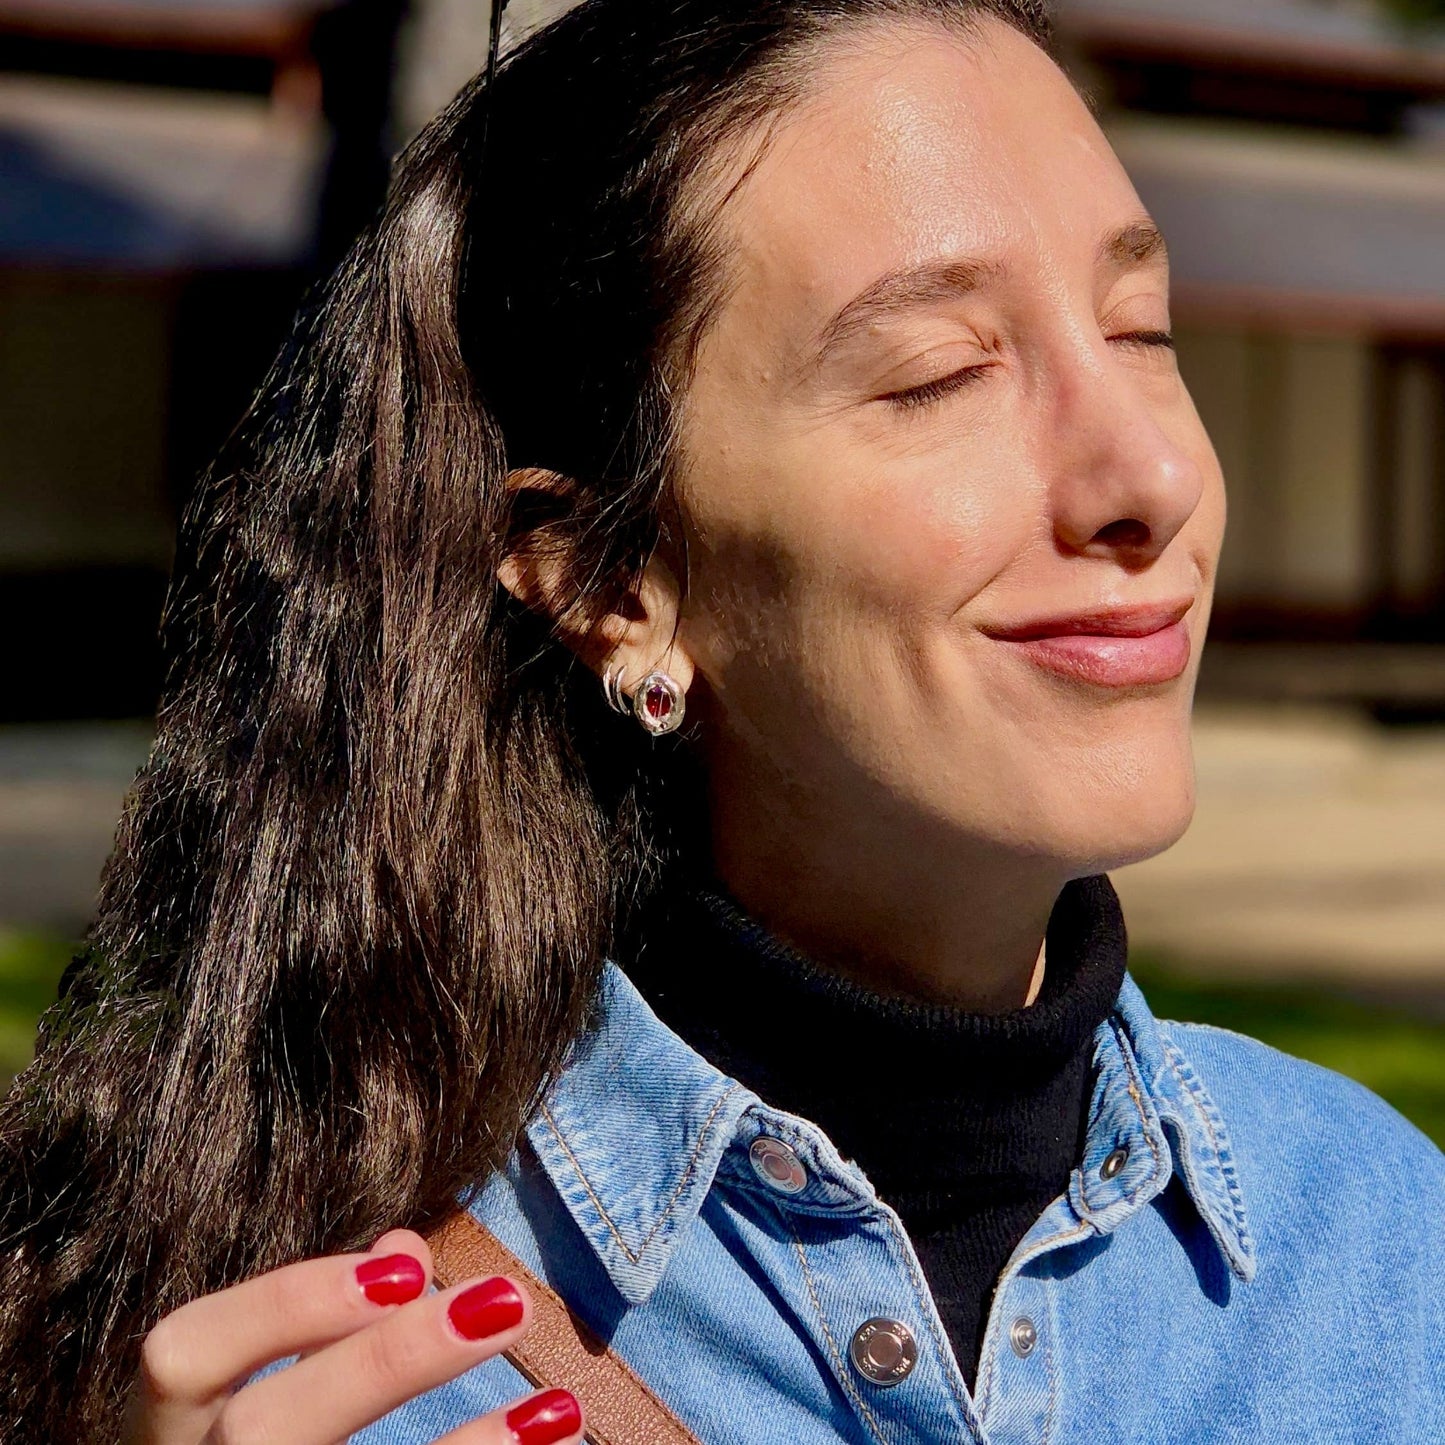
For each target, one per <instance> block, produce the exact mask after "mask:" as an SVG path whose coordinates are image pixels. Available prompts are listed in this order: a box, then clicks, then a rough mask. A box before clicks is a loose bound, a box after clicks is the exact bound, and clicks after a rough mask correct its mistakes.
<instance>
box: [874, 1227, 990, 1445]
mask: <svg viewBox="0 0 1445 1445" xmlns="http://www.w3.org/2000/svg"><path fill="white" fill-rule="evenodd" d="M882 1218H883V1222H884V1223H885V1224H886V1225H887V1226H888V1230H889V1232H890V1233H891V1234H892V1235H893V1237H894V1239H895V1240H896V1241H897V1242H898V1248H899V1253H900V1254H901V1255H902V1256H903V1263H904V1264H905V1265H907V1266H908V1278H909V1279H910V1280H911V1281H912V1284H913V1293H914V1295H915V1296H916V1297H917V1299H918V1303H919V1305H920V1307H921V1308H920V1313H921V1314H922V1316H923V1318H924V1320H925V1321H926V1322H927V1324H928V1333H929V1334H930V1335H932V1337H933V1348H934V1349H935V1350H936V1351H937V1352H938V1354H939V1358H940V1363H942V1362H943V1361H946V1360H947V1359H948V1358H949V1357H950V1356H951V1355H952V1354H953V1349H952V1347H951V1346H950V1345H948V1344H947V1342H946V1341H943V1340H942V1339H940V1337H939V1333H938V1326H937V1325H936V1324H935V1323H934V1320H933V1316H934V1314H935V1313H936V1311H935V1310H931V1309H929V1308H928V1303H927V1301H928V1300H929V1298H930V1297H931V1295H930V1291H929V1289H928V1285H927V1283H926V1282H925V1281H924V1279H923V1276H922V1275H920V1274H919V1272H918V1270H917V1269H916V1268H915V1267H914V1264H913V1261H912V1259H910V1258H909V1256H910V1254H911V1253H912V1249H911V1247H910V1246H909V1245H908V1244H907V1242H906V1240H905V1237H904V1235H903V1232H902V1231H901V1230H900V1229H899V1228H898V1226H897V1225H896V1224H895V1223H894V1222H893V1221H892V1220H891V1219H890V1218H889V1217H888V1216H887V1215H886V1214H885V1215H883V1216H882ZM943 1373H944V1375H945V1376H947V1377H949V1378H948V1388H949V1390H950V1391H951V1392H952V1394H953V1398H954V1401H955V1402H956V1403H957V1405H958V1408H959V1409H960V1410H961V1411H962V1412H963V1418H964V1419H965V1420H968V1419H969V1418H970V1417H972V1416H974V1415H976V1414H977V1411H974V1410H970V1409H969V1408H968V1397H967V1395H966V1394H963V1395H960V1394H959V1392H958V1385H957V1383H956V1382H955V1381H954V1380H953V1379H952V1377H951V1372H950V1371H948V1370H944V1372H943ZM979 1423H980V1424H982V1423H983V1422H982V1421H980V1422H979Z"/></svg>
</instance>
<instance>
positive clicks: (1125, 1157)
mask: <svg viewBox="0 0 1445 1445" xmlns="http://www.w3.org/2000/svg"><path fill="white" fill-rule="evenodd" d="M1128 1162H1129V1151H1128V1150H1127V1149H1115V1150H1114V1151H1113V1153H1111V1154H1110V1155H1109V1157H1108V1158H1107V1159H1105V1160H1104V1162H1103V1163H1102V1164H1101V1165H1099V1178H1100V1179H1112V1178H1113V1177H1114V1176H1115V1175H1116V1174H1117V1173H1118V1172H1119V1171H1120V1170H1121V1169H1122V1168H1123V1167H1124V1165H1125V1164H1127V1163H1128Z"/></svg>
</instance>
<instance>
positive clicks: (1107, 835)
mask: <svg viewBox="0 0 1445 1445" xmlns="http://www.w3.org/2000/svg"><path fill="white" fill-rule="evenodd" d="M1077 782H1078V786H1077V787H1076V788H1074V789H1070V791H1069V795H1068V796H1066V797H1056V798H1055V800H1054V802H1055V806H1054V807H1053V808H1051V809H1050V810H1049V811H1050V812H1051V813H1052V815H1053V823H1054V827H1053V828H1052V829H1051V830H1050V831H1051V832H1053V833H1054V838H1053V840H1052V841H1053V851H1055V854H1056V856H1058V857H1061V858H1064V859H1066V860H1068V861H1069V863H1070V871H1071V872H1072V873H1074V874H1075V876H1080V877H1082V876H1084V875H1087V874H1091V873H1108V872H1111V871H1113V870H1114V869H1116V868H1124V867H1127V866H1128V865H1129V864H1131V863H1142V862H1143V861H1144V860H1145V859H1146V858H1153V857H1156V856H1157V855H1158V854H1160V853H1162V852H1164V851H1165V849H1167V848H1171V847H1173V846H1174V844H1175V843H1177V842H1178V841H1179V839H1180V838H1182V837H1183V836H1184V834H1185V832H1186V831H1187V830H1188V828H1189V824H1190V822H1191V821H1192V820H1193V818H1194V804H1195V789H1194V760H1193V755H1192V752H1191V750H1190V749H1189V747H1188V744H1187V741H1186V742H1185V744H1184V746H1183V748H1182V750H1181V749H1175V748H1166V749H1164V750H1163V755H1162V756H1161V755H1155V756H1153V757H1150V758H1142V759H1141V758H1137V757H1136V758H1134V759H1133V760H1132V765H1131V766H1120V765H1119V760H1117V759H1116V760H1115V766H1113V767H1109V766H1102V767H1100V768H1099V769H1097V770H1092V769H1091V770H1090V773H1089V776H1088V778H1087V779H1079V780H1077Z"/></svg>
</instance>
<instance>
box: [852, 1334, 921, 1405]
mask: <svg viewBox="0 0 1445 1445" xmlns="http://www.w3.org/2000/svg"><path fill="white" fill-rule="evenodd" d="M848 1353H849V1355H850V1356H851V1357H852V1360H853V1366H854V1368H855V1369H856V1370H857V1371H858V1373H859V1374H860V1375H862V1376H863V1378H864V1379H865V1380H869V1381H871V1382H872V1383H873V1384H875V1385H881V1386H883V1387H885V1388H886V1387H887V1386H889V1385H896V1384H897V1383H898V1382H899V1381H900V1380H901V1379H903V1378H904V1377H905V1376H906V1375H907V1374H908V1373H909V1371H910V1370H912V1369H913V1367H914V1365H915V1364H917V1363H918V1342H917V1341H916V1340H915V1339H914V1338H913V1331H912V1330H910V1329H909V1328H908V1326H907V1325H905V1324H903V1323H901V1322H900V1321H899V1320H890V1319H883V1318H881V1317H880V1318H878V1319H872V1320H867V1321H865V1322H864V1323H863V1324H861V1325H859V1326H858V1328H857V1329H856V1330H855V1331H854V1332H853V1342H852V1343H851V1344H850V1345H849V1346H848Z"/></svg>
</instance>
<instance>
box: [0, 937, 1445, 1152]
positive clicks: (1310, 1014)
mask: <svg viewBox="0 0 1445 1445" xmlns="http://www.w3.org/2000/svg"><path fill="white" fill-rule="evenodd" d="M75 947H76V945H75V943H74V942H73V941H71V940H69V939H66V938H62V937H59V936H57V935H54V934H46V933H37V932H20V931H15V930H6V929H0V1085H3V1083H4V1081H5V1080H8V1079H9V1078H10V1077H12V1076H13V1075H14V1074H15V1073H17V1072H18V1071H19V1070H20V1069H21V1068H23V1067H24V1065H25V1064H26V1062H27V1061H28V1060H29V1058H30V1051H31V1048H32V1046H33V1043H34V1039H35V1023H36V1020H37V1019H38V1018H39V1016H40V1014H41V1011H42V1010H43V1009H44V1008H45V1007H46V1006H47V1005H48V1004H49V1003H50V1002H51V1000H52V999H54V997H55V985H56V982H57V980H58V979H59V977H60V972H61V970H62V969H63V968H64V967H65V965H66V964H67V963H68V962H69V961H70V957H71V954H72V953H73V951H74V949H75ZM1131 967H1132V969H1133V973H1134V976H1135V977H1136V978H1137V979H1138V980H1139V983H1140V985H1141V986H1142V987H1143V989H1144V992H1145V993H1146V995H1147V996H1148V999H1149V1004H1150V1007H1151V1008H1152V1009H1153V1010H1154V1012H1155V1013H1156V1014H1158V1015H1159V1017H1161V1018H1172V1019H1187V1020H1189V1021H1191V1022H1195V1023H1210V1024H1219V1025H1221V1026H1222V1027H1224V1028H1229V1029H1236V1030H1238V1031H1239V1032H1240V1033H1242V1034H1249V1035H1251V1036H1252V1037H1254V1038H1257V1039H1262V1040H1264V1042H1265V1043H1267V1044H1273V1045H1274V1046H1275V1047H1276V1048H1279V1049H1283V1050H1284V1051H1285V1052H1286V1053H1290V1054H1295V1055H1297V1056H1298V1057H1300V1058H1303V1059H1312V1060H1313V1061H1314V1062H1315V1063H1317V1064H1323V1065H1325V1067H1326V1068H1330V1069H1336V1070H1338V1071H1339V1072H1340V1073H1342V1074H1348V1075H1349V1076H1350V1077H1351V1078H1354V1079H1358V1080H1359V1081H1360V1082H1361V1083H1362V1084H1364V1085H1365V1086H1366V1087H1367V1088H1370V1089H1373V1090H1374V1091H1375V1092H1376V1093H1377V1094H1379V1095H1380V1096H1381V1097H1382V1098H1384V1099H1387V1100H1388V1101H1389V1102H1390V1103H1391V1104H1393V1105H1394V1106H1395V1107H1396V1108H1397V1109H1398V1110H1399V1111H1400V1112H1401V1113H1402V1114H1404V1115H1405V1117H1406V1118H1407V1119H1411V1120H1413V1121H1414V1123H1416V1124H1417V1125H1418V1126H1419V1127H1420V1128H1421V1129H1423V1130H1424V1131H1425V1133H1427V1134H1428V1135H1430V1137H1431V1138H1432V1139H1434V1140H1435V1142H1436V1143H1437V1144H1439V1145H1441V1147H1442V1148H1445V1020H1440V1021H1431V1020H1429V1019H1425V1018H1419V1017H1415V1016H1413V1015H1410V1014H1406V1013H1404V1012H1402V1011H1400V1010H1396V1009H1390V1008H1386V1007H1383V1006H1379V1005H1375V1004H1370V1003H1364V1002H1361V1001H1359V1000H1357V999H1353V998H1348V997H1344V996H1341V995H1339V994H1335V993H1331V992H1329V991H1327V990H1325V989H1323V988H1321V987H1319V986H1314V985H1310V986H1306V985H1302V984H1241V983H1237V982H1232V981H1220V980H1215V979H1203V978H1199V977H1194V976H1186V975H1184V974H1182V973H1180V972H1179V971H1177V970H1176V969H1173V968H1171V967H1169V966H1168V963H1167V961H1165V960H1161V959H1158V958H1153V957H1147V956H1146V957H1142V958H1138V957H1136V958H1135V959H1134V960H1133V961H1132V964H1131Z"/></svg>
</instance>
